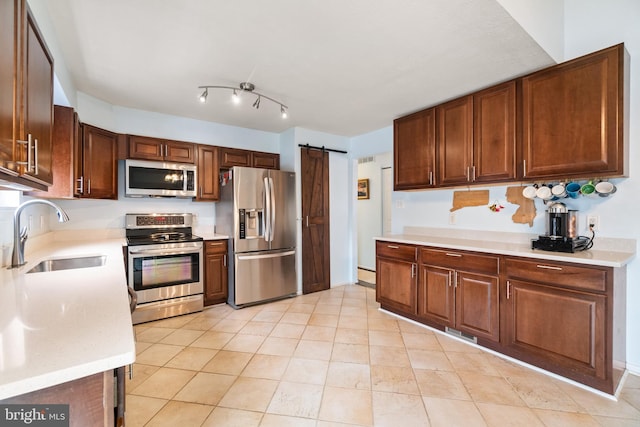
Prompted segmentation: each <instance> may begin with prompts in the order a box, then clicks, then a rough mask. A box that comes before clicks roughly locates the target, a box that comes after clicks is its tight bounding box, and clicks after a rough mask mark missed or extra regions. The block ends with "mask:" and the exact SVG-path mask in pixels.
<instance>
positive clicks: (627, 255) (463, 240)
mask: <svg viewBox="0 0 640 427" xmlns="http://www.w3.org/2000/svg"><path fill="white" fill-rule="evenodd" d="M466 235H467V236H466V237H465V236H464V235H462V234H461V233H459V232H457V233H451V236H447V235H444V233H443V232H437V233H433V234H429V233H428V232H427V233H425V234H409V233H408V234H393V235H385V236H380V237H376V238H375V239H376V240H383V241H390V242H396V243H407V244H414V245H424V246H434V247H440V248H445V249H458V250H468V251H476V252H485V253H492V254H498V255H511V256H518V257H527V258H534V259H540V260H548V261H564V262H573V263H576V264H587V265H599V266H606V267H622V266H624V265H626V264H628V263H629V262H630V261H631V260H632V259H633V258H634V257H635V248H634V246H635V242H628V241H627V240H629V239H607V242H606V244H607V245H606V246H605V245H601V247H597V246H594V248H592V249H589V250H586V251H582V252H575V253H562V252H548V251H541V250H533V249H531V241H530V239H529V238H528V237H526V236H525V237H524V238H523V237H522V236H508V235H503V236H501V237H503V240H489V239H485V238H484V237H486V236H483V235H482V234H478V233H475V232H467V233H466ZM616 243H618V244H616ZM630 243H632V244H630Z"/></svg>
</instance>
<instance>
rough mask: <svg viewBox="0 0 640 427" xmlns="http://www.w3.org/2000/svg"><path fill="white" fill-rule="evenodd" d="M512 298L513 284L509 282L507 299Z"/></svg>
mask: <svg viewBox="0 0 640 427" xmlns="http://www.w3.org/2000/svg"><path fill="white" fill-rule="evenodd" d="M509 298H511V282H510V281H509V280H507V299H509Z"/></svg>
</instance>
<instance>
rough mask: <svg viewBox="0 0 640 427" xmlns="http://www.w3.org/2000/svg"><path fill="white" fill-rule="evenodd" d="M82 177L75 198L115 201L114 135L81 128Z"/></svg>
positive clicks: (115, 155)
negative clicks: (77, 196)
mask: <svg viewBox="0 0 640 427" xmlns="http://www.w3.org/2000/svg"><path fill="white" fill-rule="evenodd" d="M81 129H82V175H81V176H80V177H79V178H78V183H79V188H78V194H79V197H82V198H89V199H113V200H116V199H117V198H118V134H116V133H113V132H109V131H108V130H104V129H100V128H97V127H95V126H91V125H87V124H82V125H81Z"/></svg>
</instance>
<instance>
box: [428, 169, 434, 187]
mask: <svg viewBox="0 0 640 427" xmlns="http://www.w3.org/2000/svg"><path fill="white" fill-rule="evenodd" d="M429 185H433V171H429Z"/></svg>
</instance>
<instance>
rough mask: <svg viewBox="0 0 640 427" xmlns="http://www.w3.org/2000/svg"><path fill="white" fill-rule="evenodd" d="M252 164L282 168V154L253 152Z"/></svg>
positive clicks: (254, 165)
mask: <svg viewBox="0 0 640 427" xmlns="http://www.w3.org/2000/svg"><path fill="white" fill-rule="evenodd" d="M251 166H253V167H254V168H264V169H280V155H279V154H276V153H263V152H259V151H254V152H253V153H251Z"/></svg>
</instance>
